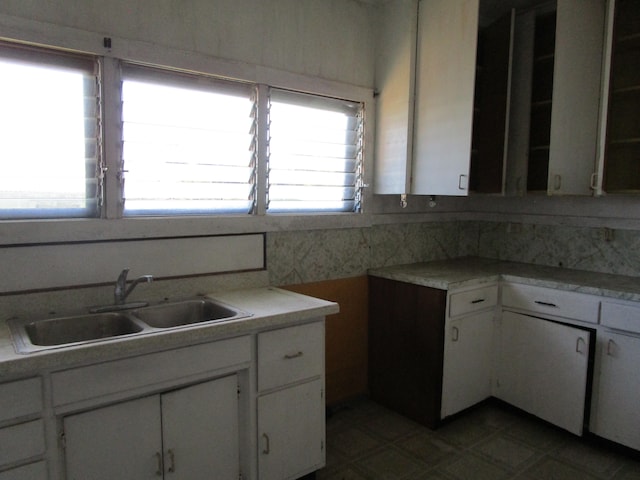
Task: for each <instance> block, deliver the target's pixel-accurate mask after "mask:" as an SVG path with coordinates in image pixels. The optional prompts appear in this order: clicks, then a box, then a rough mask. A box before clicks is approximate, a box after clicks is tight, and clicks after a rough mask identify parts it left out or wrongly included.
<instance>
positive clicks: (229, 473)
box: [161, 375, 240, 480]
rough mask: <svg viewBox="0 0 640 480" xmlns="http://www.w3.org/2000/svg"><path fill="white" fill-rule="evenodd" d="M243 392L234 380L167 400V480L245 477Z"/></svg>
mask: <svg viewBox="0 0 640 480" xmlns="http://www.w3.org/2000/svg"><path fill="white" fill-rule="evenodd" d="M237 389H238V378H237V376H236V375H230V376H227V377H224V378H220V379H217V380H212V381H209V382H206V383H201V384H198V385H193V386H191V387H187V388H183V389H180V390H175V391H173V392H168V393H165V394H163V395H161V403H162V445H163V448H164V471H165V478H169V479H175V480H209V479H211V478H219V479H225V480H226V479H228V480H237V479H238V478H239V477H240V440H239V434H240V427H239V424H238V418H239V416H238V393H237Z"/></svg>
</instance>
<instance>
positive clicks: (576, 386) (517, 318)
mask: <svg viewBox="0 0 640 480" xmlns="http://www.w3.org/2000/svg"><path fill="white" fill-rule="evenodd" d="M498 335H499V342H498V343H499V344H498V350H499V361H498V365H497V370H498V372H497V385H496V392H495V393H496V396H497V397H498V398H500V399H501V400H504V401H506V402H508V403H510V404H512V405H515V406H516V407H519V408H521V409H522V410H524V411H526V412H529V413H531V414H533V415H536V416H537V417H540V418H542V419H544V420H547V421H548V422H550V423H553V424H554V425H558V426H559V427H562V428H564V429H565V430H568V431H570V432H572V433H575V434H576V435H581V434H582V430H583V423H584V406H585V396H586V383H587V368H588V361H589V342H590V334H589V332H588V331H586V330H582V329H579V328H576V327H572V326H568V325H563V324H559V323H554V322H551V321H548V320H543V319H540V318H536V317H530V316H527V315H521V314H518V313H513V312H509V311H505V312H503V314H502V319H501V322H500V328H499V331H498Z"/></svg>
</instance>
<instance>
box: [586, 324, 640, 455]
mask: <svg viewBox="0 0 640 480" xmlns="http://www.w3.org/2000/svg"><path fill="white" fill-rule="evenodd" d="M596 355H597V356H596V366H595V370H596V373H595V377H596V380H595V382H594V388H596V391H595V392H594V396H593V400H594V404H593V408H592V414H591V419H590V424H589V429H590V430H591V431H592V432H593V433H595V434H596V435H600V436H601V437H604V438H607V439H609V440H613V441H614V442H617V443H620V444H622V445H626V446H627V447H631V448H634V449H636V450H640V409H638V399H640V376H639V375H638V365H640V338H638V337H632V336H627V335H621V334H617V333H614V332H610V331H599V332H598V349H597V354H596Z"/></svg>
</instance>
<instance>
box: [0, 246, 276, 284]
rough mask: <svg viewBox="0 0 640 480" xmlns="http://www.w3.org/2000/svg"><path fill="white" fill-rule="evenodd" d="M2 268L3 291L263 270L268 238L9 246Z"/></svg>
mask: <svg viewBox="0 0 640 480" xmlns="http://www.w3.org/2000/svg"><path fill="white" fill-rule="evenodd" d="M0 265H2V268H3V275H2V276H0V292H10V291H11V292H13V291H21V290H32V289H38V288H52V287H65V286H77V285H84V284H99V283H108V282H114V283H115V280H116V278H117V277H118V274H119V273H120V271H121V270H122V269H123V268H130V269H131V271H130V273H129V275H130V278H132V279H133V278H135V277H136V276H138V275H146V274H150V275H154V276H156V277H158V278H162V277H173V276H180V275H196V274H203V273H221V272H231V271H241V270H258V269H262V268H264V266H265V258H264V236H263V235H260V234H256V235H233V236H219V237H217V236H214V237H196V238H173V239H156V240H137V241H127V242H100V243H79V244H66V245H35V246H22V247H10V248H3V249H0ZM88 265H89V266H91V268H87V266H88Z"/></svg>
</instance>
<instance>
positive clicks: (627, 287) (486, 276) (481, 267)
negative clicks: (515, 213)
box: [368, 257, 640, 302]
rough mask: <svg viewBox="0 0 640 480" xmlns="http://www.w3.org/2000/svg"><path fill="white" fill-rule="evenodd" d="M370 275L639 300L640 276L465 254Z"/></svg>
mask: <svg viewBox="0 0 640 480" xmlns="http://www.w3.org/2000/svg"><path fill="white" fill-rule="evenodd" d="M368 273H369V275H373V276H376V277H382V278H388V279H390V280H398V281H402V282H407V283H413V284H416V285H422V286H425V287H432V288H437V289H440V290H454V289H460V288H466V287H473V286H481V285H482V284H486V283H492V282H496V281H498V280H507V281H513V282H518V283H526V284H529V285H538V286H543V287H548V288H556V289H559V290H568V291H574V292H580V293H587V294H591V295H599V296H602V297H609V298H612V299H617V300H630V301H635V302H640V278H639V277H629V276H625V275H612V274H607V273H598V272H588V271H584V270H571V269H567V268H559V267H547V266H541V265H531V264H527V263H517V262H502V261H499V260H492V259H487V258H477V257H463V258H456V259H452V260H442V261H436V262H427V263H414V264H409V265H396V266H392V267H384V268H376V269H371V270H369V272H368Z"/></svg>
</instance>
